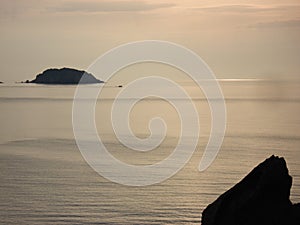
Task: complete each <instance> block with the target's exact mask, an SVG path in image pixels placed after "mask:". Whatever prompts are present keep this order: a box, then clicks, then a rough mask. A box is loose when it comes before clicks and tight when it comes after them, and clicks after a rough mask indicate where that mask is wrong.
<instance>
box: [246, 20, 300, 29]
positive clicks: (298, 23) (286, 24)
mask: <svg viewBox="0 0 300 225" xmlns="http://www.w3.org/2000/svg"><path fill="white" fill-rule="evenodd" d="M251 27H254V28H300V19H298V20H284V21H272V22H266V23H257V24H255V25H253V26H251Z"/></svg>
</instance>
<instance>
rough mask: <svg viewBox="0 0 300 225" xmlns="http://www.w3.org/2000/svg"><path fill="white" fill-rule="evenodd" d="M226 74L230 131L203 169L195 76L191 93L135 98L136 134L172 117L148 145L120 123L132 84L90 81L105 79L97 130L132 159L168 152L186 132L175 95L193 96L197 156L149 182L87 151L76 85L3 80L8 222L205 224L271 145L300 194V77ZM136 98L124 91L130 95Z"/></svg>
mask: <svg viewBox="0 0 300 225" xmlns="http://www.w3.org/2000/svg"><path fill="white" fill-rule="evenodd" d="M218 82H219V85H220V87H221V89H222V92H223V95H224V99H225V104H226V132H225V134H224V140H223V143H222V145H221V147H220V149H219V152H218V155H217V157H216V158H215V160H214V161H213V162H212V164H211V165H210V166H209V167H208V168H207V169H206V170H204V171H201V172H200V171H199V170H198V167H199V162H200V160H201V157H202V156H203V153H204V150H205V147H206V145H207V143H208V140H209V138H210V132H211V124H212V118H211V117H212V116H211V113H210V108H209V104H208V99H207V98H206V97H205V95H204V94H203V92H202V90H201V88H199V87H198V86H197V85H196V84H195V82H191V81H187V82H185V81H180V82H179V83H180V85H181V86H182V87H183V88H184V89H185V90H186V92H187V93H188V94H189V95H190V96H191V98H190V99H181V98H173V99H172V100H171V101H172V102H171V103H170V102H168V101H166V99H163V98H160V97H159V96H149V97H147V98H144V99H139V100H138V101H137V102H136V105H135V106H134V107H133V108H132V109H131V111H130V113H129V126H130V127H131V130H132V133H133V134H134V135H135V136H136V137H138V138H140V139H143V138H147V137H148V136H149V135H150V133H151V127H149V121H150V120H151V118H156V117H159V118H161V119H163V120H164V122H165V125H166V133H165V136H164V137H163V141H162V142H161V143H160V144H159V145H158V146H156V147H155V149H153V150H150V151H144V152H137V151H135V150H132V149H130V148H129V147H128V146H126V145H124V143H122V141H121V140H119V139H118V137H117V136H116V134H115V130H114V128H113V126H112V120H113V119H112V117H111V115H112V114H111V109H112V105H113V102H114V101H115V99H116V98H117V97H116V96H118V93H120V92H121V91H122V90H123V89H125V88H126V84H123V86H120V87H118V85H115V84H110V83H109V82H108V83H105V84H98V85H91V86H92V88H99V87H102V86H101V85H103V87H102V89H101V90H102V91H101V93H100V94H99V95H98V96H97V100H96V106H95V114H94V115H95V124H96V128H97V131H98V136H99V137H100V138H101V141H102V142H103V144H104V145H105V146H106V148H107V150H108V151H109V152H110V154H112V155H113V156H114V157H115V158H117V159H118V160H120V161H122V162H124V163H127V164H133V165H150V164H153V163H157V162H160V161H162V160H164V159H166V158H167V157H168V155H170V154H171V153H172V152H173V151H174V149H175V147H176V145H177V144H178V142H179V140H180V138H181V135H182V133H181V132H180V129H181V122H180V115H178V112H177V111H176V108H174V105H176V104H179V105H180V104H186V101H192V102H193V104H194V105H195V108H196V109H197V113H198V116H199V117H198V118H199V124H198V125H199V128H200V133H199V138H198V140H197V146H196V149H195V151H194V153H193V154H192V156H191V158H190V159H189V160H188V162H187V163H186V164H185V165H184V166H183V167H182V169H180V170H179V171H178V172H177V173H175V174H174V175H173V176H171V177H169V178H168V179H165V180H162V181H161V182H158V183H154V184H151V185H146V186H143V185H142V186H128V185H124V184H120V183H118V182H113V181H111V180H110V179H108V178H107V177H104V176H102V175H101V174H98V173H97V172H96V171H94V170H93V168H92V167H90V166H89V164H88V163H87V162H86V161H85V159H84V157H83V155H82V154H81V151H80V149H79V147H78V145H77V142H76V140H75V136H74V131H73V121H72V113H73V112H72V110H73V100H74V94H75V92H76V88H77V87H76V86H73V85H37V84H13V83H12V84H1V85H0V109H1V114H0V126H1V129H0V224H51V225H53V224H112V225H113V224H122V225H126V224H173V225H176V224H201V213H202V211H203V210H204V209H205V207H207V205H208V204H210V203H212V202H213V201H214V200H215V199H216V198H217V197H218V196H219V195H220V194H222V193H224V192H225V191H226V190H228V189H229V188H231V187H232V186H233V185H235V184H236V183H237V182H239V181H240V180H241V179H242V178H243V177H244V176H245V175H246V174H247V173H249V172H250V171H251V170H252V169H253V168H254V167H255V166H256V165H258V164H259V163H260V162H262V161H264V160H265V159H266V158H268V157H270V156H271V155H278V156H280V157H284V158H285V160H286V162H287V166H288V168H289V173H290V175H291V176H292V177H293V186H292V189H291V196H290V198H291V201H292V202H294V203H296V202H300V80H297V79H219V80H218ZM162 89H164V87H162ZM164 90H165V91H172V90H169V89H168V88H166V89H164ZM131 100H132V99H126V98H124V99H121V101H122V102H123V104H125V105H126V104H127V102H132V101H131ZM87 101H88V100H87ZM125 135H126V134H125ZM186 135H187V136H188V135H189V134H186ZM146 144H147V143H146ZM146 147H149V148H151V146H146ZM100 157H101V156H100ZM107 170H110V167H109V166H108V168H107ZM128 176H130V174H129V175H128ZM128 179H130V177H129V178H128ZM144 179H146V180H147V177H144Z"/></svg>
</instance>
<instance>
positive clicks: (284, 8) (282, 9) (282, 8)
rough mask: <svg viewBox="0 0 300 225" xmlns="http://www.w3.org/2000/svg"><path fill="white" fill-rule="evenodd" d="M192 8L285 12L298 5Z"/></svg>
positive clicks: (295, 8)
mask: <svg viewBox="0 0 300 225" xmlns="http://www.w3.org/2000/svg"><path fill="white" fill-rule="evenodd" d="M193 9H194V10H198V11H203V12H210V13H258V12H285V11H290V10H293V11H294V10H299V9H300V5H279V6H278V5H277V6H259V5H246V4H245V5H219V6H211V7H198V8H193Z"/></svg>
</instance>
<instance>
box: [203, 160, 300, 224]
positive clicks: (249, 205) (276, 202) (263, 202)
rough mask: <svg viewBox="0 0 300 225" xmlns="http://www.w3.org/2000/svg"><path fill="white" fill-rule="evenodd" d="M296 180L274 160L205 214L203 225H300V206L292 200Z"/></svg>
mask: <svg viewBox="0 0 300 225" xmlns="http://www.w3.org/2000/svg"><path fill="white" fill-rule="evenodd" d="M291 186H292V177H291V176H290V175H289V173H288V169H287V166H286V162H285V160H284V158H279V157H275V156H271V157H270V158H268V159H266V160H265V161H264V162H262V163H261V164H259V165H258V166H257V167H256V168H254V169H253V170H252V171H251V172H250V173H249V174H248V175H247V176H246V177H245V178H244V179H243V180H242V181H240V182H239V183H238V184H236V185H235V186H234V187H232V188H231V189H230V190H228V191H226V192H225V193H224V194H222V195H221V196H220V197H219V198H218V199H217V200H216V201H214V202H213V203H212V204H210V205H209V206H208V207H207V208H206V209H205V210H204V211H203V213H202V225H271V224H272V225H299V224H300V204H295V205H293V204H292V203H291V201H290V199H289V196H290V188H291Z"/></svg>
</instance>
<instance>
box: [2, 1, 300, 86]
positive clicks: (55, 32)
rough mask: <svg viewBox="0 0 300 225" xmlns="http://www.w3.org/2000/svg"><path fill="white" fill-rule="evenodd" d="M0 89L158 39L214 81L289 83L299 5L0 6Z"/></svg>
mask: <svg viewBox="0 0 300 225" xmlns="http://www.w3.org/2000/svg"><path fill="white" fill-rule="evenodd" d="M0 29H1V36H0V45H1V53H0V56H1V66H0V73H1V79H2V80H3V81H20V80H24V79H26V78H30V77H33V76H34V75H35V74H37V73H38V72H41V71H42V70H44V69H45V68H48V67H63V66H70V67H75V68H80V69H85V68H86V67H87V66H89V65H90V63H92V61H93V60H94V59H95V58H97V57H98V56H99V55H101V54H103V53H104V52H105V51H107V50H109V49H111V48H113V47H116V46H117V45H119V44H124V43H126V42H131V41H138V40H145V39H160V40H166V41H171V42H175V43H178V44H181V45H184V46H186V47H188V48H190V49H191V50H193V51H195V52H196V53H197V54H199V55H200V56H201V57H202V58H203V59H204V60H205V61H206V62H207V63H208V64H209V65H210V67H211V68H212V69H213V70H214V72H215V73H216V75H217V77H219V78H254V77H257V78H261V77H265V76H268V77H269V76H277V77H278V76H279V77H295V76H298V73H299V69H300V63H299V59H300V44H299V43H300V42H299V39H300V38H299V37H300V1H299V0H298V1H295V0H293V1H291V0H287V1H270V0H260V1H228V0H226V1H225V0H224V1H221V0H216V1H196V0H193V1H192V0H189V1H179V0H178V1H175V0H174V1H171V0H170V1H158V0H157V1H156V0H153V1H136V0H125V1H121V0H118V1H111V0H104V1H102V0H99V1H95V0H94V1H91V0H87V1H84V0H75V1H74V0H63V1H59V0H51V1H50V0H45V1H40V0H27V1H25V0H24V1H20V0H1V1H0Z"/></svg>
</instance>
